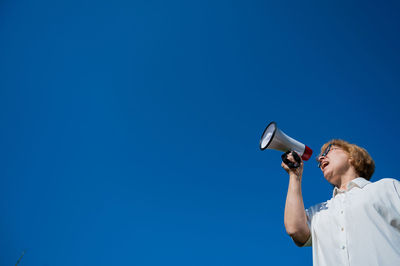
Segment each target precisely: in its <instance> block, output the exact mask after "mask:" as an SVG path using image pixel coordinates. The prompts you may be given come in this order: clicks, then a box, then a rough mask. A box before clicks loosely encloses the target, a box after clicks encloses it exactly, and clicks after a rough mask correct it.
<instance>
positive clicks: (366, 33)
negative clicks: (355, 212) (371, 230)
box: [0, 0, 400, 266]
mask: <svg viewBox="0 0 400 266" xmlns="http://www.w3.org/2000/svg"><path fill="white" fill-rule="evenodd" d="M399 13H400V4H399V2H398V1H385V2H378V1H347V0H346V1H322V2H321V1H286V0H283V1H258V0H250V1H236V0H234V1H227V0H214V1H183V0H171V1H160V0H138V1H120V0H114V1H91V0H83V1H82V0H80V1H76V0H69V1H45V0H38V1H23V0H21V1H11V0H3V1H1V3H0V123H1V131H0V134H1V137H0V149H1V152H0V156H1V158H0V164H1V167H0V171H1V174H0V175H1V176H0V214H1V218H0V265H2V266H3V265H15V263H16V261H17V260H18V258H19V256H20V255H21V253H22V252H23V251H24V250H26V254H25V256H24V258H23V259H22V261H21V263H20V265H21V266H23V265H30V266H37V265H38V266H39V265H40V266H50V265H140V266H155V265H182V266H187V265H191V266H192V265H193V266H194V265H199V266H200V265H201V266H203V265H215V266H221V265H229V266H235V265H252V266H257V265H280V266H284V265H310V264H311V263H312V254H311V248H298V247H296V246H295V245H294V243H293V242H292V241H291V239H290V238H289V237H288V236H287V234H286V232H285V228H284V225H283V213H284V203H285V196H286V191H287V185H288V177H287V175H286V173H285V172H284V170H283V169H282V168H281V167H280V163H281V161H280V155H281V153H280V152H277V151H271V150H268V151H260V150H259V147H258V145H259V139H260V136H261V133H262V131H263V130H264V128H265V126H266V125H267V124H268V123H269V122H271V121H276V122H277V123H278V126H279V127H280V128H281V129H282V130H283V131H284V132H286V133H287V134H288V135H290V136H292V137H294V138H296V139H298V140H300V141H302V142H304V143H305V144H307V145H308V146H310V147H311V148H312V149H313V150H314V155H316V154H317V153H319V149H320V147H321V145H322V144H323V143H325V142H326V141H328V140H330V139H332V138H342V139H345V140H348V141H349V142H352V143H355V144H358V145H360V146H362V147H365V148H366V149H367V150H368V151H369V152H370V154H371V155H372V157H373V158H374V159H375V162H376V172H375V174H374V176H373V178H372V180H375V181H376V180H379V179H381V178H388V177H390V178H396V179H399V173H398V156H399V152H398V151H399V150H400V144H399V135H400V134H399V133H400V126H399V114H400V107H399V104H398V101H399V96H400V93H399V91H398V88H399V84H400V66H399V62H400V61H399V60H400V52H399V47H400V39H399V32H400V28H399V27H400V21H399V16H398V14H399ZM303 193H304V201H305V205H306V207H307V206H311V205H313V204H317V203H319V202H321V201H325V200H327V199H329V198H330V197H331V195H332V194H331V193H332V187H331V186H330V185H329V184H328V183H327V182H326V181H325V180H324V178H323V176H322V173H321V171H320V170H319V169H318V168H317V166H316V163H315V160H314V156H313V158H312V159H311V160H310V161H308V162H306V163H305V169H304V177H303ZM361 244H362V243H360V245H361Z"/></svg>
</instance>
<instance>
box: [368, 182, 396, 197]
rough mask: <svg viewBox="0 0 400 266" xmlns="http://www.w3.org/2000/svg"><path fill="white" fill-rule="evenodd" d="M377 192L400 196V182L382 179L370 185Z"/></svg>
mask: <svg viewBox="0 0 400 266" xmlns="http://www.w3.org/2000/svg"><path fill="white" fill-rule="evenodd" d="M370 186H371V187H374V188H375V189H376V190H379V191H384V192H385V193H387V192H390V191H391V192H393V193H395V194H397V195H400V181H399V180H397V179H394V178H382V179H380V180H378V181H375V182H374V183H371V184H370Z"/></svg>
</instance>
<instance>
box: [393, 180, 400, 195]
mask: <svg viewBox="0 0 400 266" xmlns="http://www.w3.org/2000/svg"><path fill="white" fill-rule="evenodd" d="M393 185H394V190H395V192H396V194H397V196H398V197H399V199H400V182H399V181H398V180H396V179H393Z"/></svg>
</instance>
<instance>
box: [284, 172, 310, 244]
mask: <svg viewBox="0 0 400 266" xmlns="http://www.w3.org/2000/svg"><path fill="white" fill-rule="evenodd" d="M284 221H285V228H286V232H287V233H288V234H289V235H290V236H291V237H292V238H293V240H294V241H295V242H297V243H304V242H305V241H307V239H308V237H309V235H310V230H309V228H308V225H307V216H306V212H305V210H304V203H303V196H302V192H301V177H299V176H297V175H294V174H290V177H289V188H288V193H287V197H286V205H285V218H284Z"/></svg>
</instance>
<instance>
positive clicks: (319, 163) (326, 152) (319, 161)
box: [318, 143, 332, 168]
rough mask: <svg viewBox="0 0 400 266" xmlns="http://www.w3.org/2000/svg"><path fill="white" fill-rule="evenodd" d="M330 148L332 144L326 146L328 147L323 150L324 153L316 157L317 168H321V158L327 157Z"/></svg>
mask: <svg viewBox="0 0 400 266" xmlns="http://www.w3.org/2000/svg"><path fill="white" fill-rule="evenodd" d="M331 147H332V143H331V144H329V145H328V147H326V148H325V150H324V152H323V153H322V154H321V155H319V156H318V168H321V163H322V162H321V160H320V158H321V157H326V155H328V152H329V151H330V150H331Z"/></svg>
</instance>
